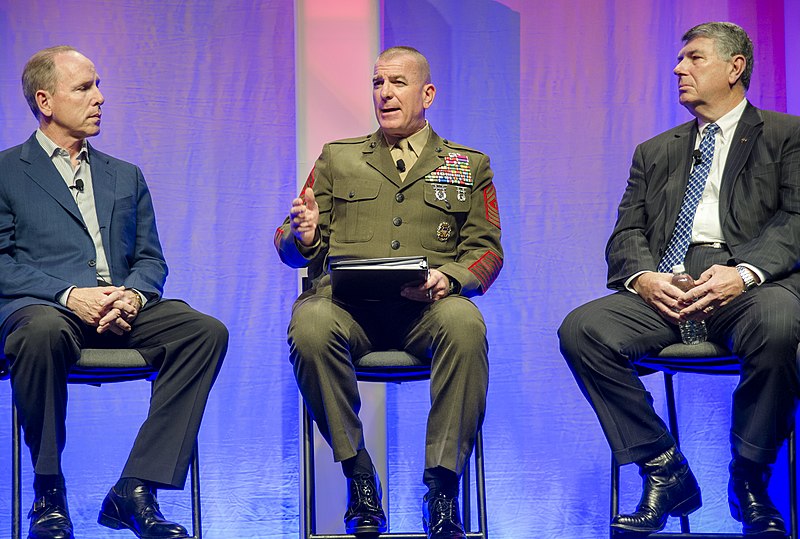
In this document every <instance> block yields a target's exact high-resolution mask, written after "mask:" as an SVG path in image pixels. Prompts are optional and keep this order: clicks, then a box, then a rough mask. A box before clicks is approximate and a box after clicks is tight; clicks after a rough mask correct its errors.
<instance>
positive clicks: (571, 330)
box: [558, 305, 602, 360]
mask: <svg viewBox="0 0 800 539" xmlns="http://www.w3.org/2000/svg"><path fill="white" fill-rule="evenodd" d="M587 311H588V309H587V308H586V305H581V306H580V307H578V308H576V309H574V310H573V311H572V312H570V313H569V314H568V315H567V316H566V317H565V318H564V321H563V322H562V323H561V326H560V327H559V328H558V341H559V343H560V345H561V352H562V354H563V355H564V357H565V358H566V359H568V360H569V359H570V358H571V357H576V356H577V355H578V351H579V350H581V349H582V348H583V347H586V346H592V345H596V343H597V342H598V341H599V339H600V336H601V333H602V330H601V329H600V326H602V322H601V321H599V320H598V318H602V317H598V316H590V315H589V313H588V312H587Z"/></svg>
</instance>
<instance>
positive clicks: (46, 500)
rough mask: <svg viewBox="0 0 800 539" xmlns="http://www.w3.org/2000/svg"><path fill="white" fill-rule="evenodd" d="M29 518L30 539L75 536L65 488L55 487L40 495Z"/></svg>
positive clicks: (70, 537) (65, 538)
mask: <svg viewBox="0 0 800 539" xmlns="http://www.w3.org/2000/svg"><path fill="white" fill-rule="evenodd" d="M28 518H29V519H31V527H30V529H29V530H28V539H73V538H74V535H73V534H72V521H71V520H70V518H69V508H68V507H67V492H66V491H65V490H64V489H63V488H54V489H52V490H48V491H46V492H45V493H44V494H43V495H41V496H39V498H37V499H36V501H35V502H33V507H31V511H30V513H28Z"/></svg>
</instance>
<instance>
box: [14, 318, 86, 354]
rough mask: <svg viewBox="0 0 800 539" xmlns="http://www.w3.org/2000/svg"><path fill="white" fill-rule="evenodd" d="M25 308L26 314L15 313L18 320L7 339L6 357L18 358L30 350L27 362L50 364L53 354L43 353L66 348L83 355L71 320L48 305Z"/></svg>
mask: <svg viewBox="0 0 800 539" xmlns="http://www.w3.org/2000/svg"><path fill="white" fill-rule="evenodd" d="M24 309H25V312H24V313H15V314H18V315H19V318H18V322H17V325H16V327H15V328H14V330H13V331H12V332H11V334H10V335H8V337H7V338H6V342H5V353H6V354H7V355H9V356H11V357H17V356H18V355H19V354H20V353H25V352H26V351H28V352H30V354H28V355H29V356H30V358H29V359H28V358H26V361H49V358H50V357H51V356H52V354H50V353H42V352H43V351H48V352H49V351H55V350H57V349H66V350H68V351H69V352H71V353H72V354H73V355H75V356H77V355H78V354H80V347H79V345H78V343H77V342H75V338H74V334H73V331H72V329H71V327H70V321H69V320H68V319H67V318H66V317H64V315H63V314H62V313H61V312H60V311H59V310H58V309H56V308H55V307H49V306H46V305H33V306H29V307H25V308H24Z"/></svg>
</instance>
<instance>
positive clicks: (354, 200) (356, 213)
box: [330, 181, 381, 243]
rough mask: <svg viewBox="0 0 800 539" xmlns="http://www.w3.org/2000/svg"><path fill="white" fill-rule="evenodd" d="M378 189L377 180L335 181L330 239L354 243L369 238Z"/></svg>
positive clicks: (372, 231) (370, 237)
mask: <svg viewBox="0 0 800 539" xmlns="http://www.w3.org/2000/svg"><path fill="white" fill-rule="evenodd" d="M380 190H381V185H380V183H377V182H367V181H338V182H336V183H334V184H333V210H332V213H331V229H330V234H331V240H332V241H336V242H340V243H355V242H365V241H369V240H371V239H372V236H373V235H374V234H375V225H374V221H375V216H376V212H377V209H378V208H377V200H378V194H379V193H380Z"/></svg>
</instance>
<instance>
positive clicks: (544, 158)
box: [0, 0, 800, 539]
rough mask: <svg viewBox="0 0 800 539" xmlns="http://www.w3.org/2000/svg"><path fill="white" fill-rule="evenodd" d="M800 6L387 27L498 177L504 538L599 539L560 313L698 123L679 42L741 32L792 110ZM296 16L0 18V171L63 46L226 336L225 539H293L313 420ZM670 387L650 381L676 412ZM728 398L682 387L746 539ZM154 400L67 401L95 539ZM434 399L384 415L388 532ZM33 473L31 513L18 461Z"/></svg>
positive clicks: (760, 85) (688, 380)
mask: <svg viewBox="0 0 800 539" xmlns="http://www.w3.org/2000/svg"><path fill="white" fill-rule="evenodd" d="M791 1H792V0H785V2H784V0H762V1H759V2H750V1H749V0H708V1H706V2H704V3H702V5H701V3H698V2H688V1H683V0H681V1H678V2H671V1H670V2H666V1H661V0H642V1H639V2H634V1H623V0H616V1H615V0H609V1H606V2H595V1H592V0H576V1H573V2H569V3H559V2H545V1H544V0H529V1H525V0H503V1H490V0H384V1H383V2H382V3H381V5H382V8H383V17H382V27H381V32H382V44H383V45H384V46H390V45H397V44H407V45H412V46H415V47H417V48H419V49H420V50H422V51H423V53H425V54H426V55H427V56H428V57H429V59H430V61H431V65H432V69H433V77H434V82H435V83H436V85H437V88H438V94H437V98H436V103H435V105H434V107H433V109H431V111H430V115H429V119H430V121H431V124H432V125H433V127H434V128H435V129H436V130H437V132H439V133H440V134H441V135H443V136H445V137H448V138H452V139H453V140H456V141H458V142H460V143H464V144H467V145H470V146H473V147H476V148H479V149H481V150H483V151H485V152H486V153H487V154H489V155H490V156H491V158H492V166H493V168H494V170H495V173H496V185H497V190H498V199H499V203H500V214H501V220H502V225H503V243H504V247H505V250H506V266H505V269H504V270H503V272H502V273H501V275H500V278H499V279H498V280H497V282H496V283H495V284H494V286H493V288H492V290H491V291H490V293H489V294H488V295H487V296H486V297H483V298H479V299H478V303H479V305H480V307H481V309H482V310H483V312H484V314H485V317H486V319H487V323H488V326H489V332H490V333H489V340H490V362H491V384H490V390H489V409H488V413H487V419H486V424H485V429H484V435H485V439H486V459H487V472H488V474H489V477H488V496H489V512H490V518H489V525H490V530H491V532H492V535H493V536H494V537H500V538H511V539H517V538H520V537H532V536H535V537H541V538H544V539H551V538H552V539H556V538H558V539H563V538H565V537H566V538H575V539H594V538H597V537H602V536H604V535H606V534H607V525H608V515H607V508H608V486H607V485H608V478H609V462H610V454H609V451H608V447H607V444H606V442H605V440H604V439H603V437H602V434H601V431H600V428H599V426H598V424H597V421H596V419H595V417H594V415H593V413H592V412H591V410H590V408H589V407H588V405H587V404H586V403H585V402H584V400H583V397H582V396H581V395H580V393H579V391H578V390H577V388H576V387H575V384H574V382H573V380H572V378H571V375H570V373H569V371H568V369H567V368H566V366H565V365H564V362H563V360H562V359H561V357H560V354H559V352H558V345H557V340H556V336H555V330H556V328H557V327H558V325H559V323H560V322H561V320H562V318H563V317H564V315H565V314H566V313H567V312H568V311H569V310H571V309H572V308H574V307H575V306H577V305H579V304H581V303H584V302H586V301H588V300H589V299H592V298H594V297H596V296H598V295H601V294H605V293H606V292H607V291H606V290H605V288H604V283H605V273H606V268H605V262H604V260H603V248H604V245H605V241H606V238H607V236H608V234H609V232H610V230H611V227H612V225H613V220H614V217H615V211H616V205H617V203H618V201H619V198H620V196H621V194H622V190H623V189H624V186H625V181H626V179H627V169H628V166H629V163H630V156H631V154H632V152H633V148H634V145H635V144H636V143H637V142H639V141H641V140H644V139H645V138H648V137H650V136H652V135H654V134H656V133H658V132H660V131H663V130H665V129H667V128H669V127H671V126H673V125H675V124H677V123H679V122H682V121H685V120H687V119H688V118H689V115H688V113H687V112H686V111H685V110H684V109H683V108H681V107H680V106H679V105H678V104H677V95H676V87H675V81H674V79H675V77H674V75H672V68H673V66H674V63H675V57H676V53H677V50H678V49H679V48H680V36H681V34H682V32H683V31H684V30H686V29H687V28H689V27H691V26H693V25H694V24H697V23H699V22H704V21H707V20H732V21H734V22H737V23H739V24H741V25H742V26H744V27H745V29H746V30H748V32H749V33H750V35H751V37H753V39H754V41H755V44H756V65H755V74H754V77H753V83H752V86H751V90H750V92H749V97H750V99H751V101H752V102H753V103H754V104H756V105H757V106H761V107H764V108H771V109H776V110H787V108H789V109H791V106H789V107H787V87H786V79H787V68H786V66H787V65H792V61H793V62H794V64H795V65H796V63H797V58H787V56H786V54H787V53H786V51H787V50H794V51H797V50H798V47H797V45H796V43H794V44H793V47H789V46H788V44H787V40H788V39H796V38H793V37H792V36H797V35H800V20H793V19H786V18H785V16H784V13H785V8H786V7H788V6H789V5H790V3H791ZM341 2H342V4H343V5H345V4H346V3H347V2H346V0H341ZM293 9H294V7H293V3H292V2H291V1H290V0H264V1H252V0H219V1H213V2H212V1H210V0H198V1H195V2H179V1H169V2H164V1H162V0H120V1H116V2H113V3H112V2H104V1H101V0H83V1H80V2H79V1H77V0H62V1H60V2H55V1H53V0H27V1H25V2H23V1H21V0H6V1H5V2H4V3H2V4H1V5H0V50H2V51H3V52H2V54H0V126H2V128H0V147H2V148H6V147H9V146H12V145H15V144H18V143H20V142H21V141H22V140H24V139H25V138H26V137H27V136H29V135H30V133H31V132H32V131H33V130H34V129H35V122H34V120H33V117H32V116H31V115H30V112H29V111H28V109H27V106H26V104H25V101H24V99H23V97H22V92H21V89H20V83H19V76H20V74H21V71H22V67H23V65H24V63H25V61H26V60H27V58H28V57H29V56H30V55H31V54H32V53H33V52H35V51H36V50H38V49H40V48H43V47H46V46H50V45H54V44H60V43H68V44H72V45H74V46H76V47H77V48H78V49H80V50H82V51H84V52H85V53H86V54H87V56H89V57H90V58H91V59H93V60H94V62H95V63H96V65H97V67H98V69H99V73H100V76H101V77H102V79H103V82H102V89H103V92H104V94H105V96H106V100H107V103H106V105H105V107H104V116H103V120H104V121H103V132H102V134H101V135H100V136H99V137H97V138H96V139H95V140H93V143H94V144H95V145H96V146H97V147H98V148H100V149H102V150H104V151H106V152H109V153H111V154H113V155H115V156H118V157H121V158H123V159H127V160H129V161H132V162H135V163H137V164H139V165H140V166H141V167H142V169H143V171H144V173H145V175H146V178H147V180H148V183H149V184H150V187H151V190H152V192H153V198H154V200H155V206H156V212H157V217H158V225H159V230H160V233H161V237H162V241H163V244H164V248H165V252H166V256H167V260H168V262H169V264H170V269H171V273H170V277H169V279H168V283H167V295H168V296H172V297H182V298H185V299H187V300H188V301H189V302H190V303H191V304H192V305H193V306H194V307H196V308H198V309H200V310H203V311H205V312H208V313H210V314H213V315H215V316H217V317H218V318H220V319H221V320H223V321H224V322H225V323H226V324H227V325H228V327H229V328H230V330H231V348H230V351H229V354H228V359H227V362H226V364H225V365H224V367H223V370H222V373H221V375H220V378H219V381H218V383H217V386H216V388H215V390H214V392H213V393H212V397H211V400H210V403H209V407H208V411H207V414H206V417H205V421H204V423H203V428H202V431H201V435H200V444H201V463H202V477H203V488H204V493H203V502H204V523H205V526H204V529H205V532H206V535H207V537H209V539H215V538H224V539H227V538H230V537H247V538H287V537H295V536H296V535H297V530H298V497H297V494H298V486H297V485H298V452H299V451H298V449H299V442H298V420H299V419H298V409H297V405H298V397H297V391H296V388H295V384H294V380H293V377H292V375H291V371H290V368H289V365H288V362H287V360H286V352H287V350H286V344H285V328H286V324H287V322H288V312H289V307H290V305H291V303H292V301H293V299H294V297H295V295H296V287H297V282H296V275H295V273H294V272H293V271H291V270H289V269H288V268H285V267H283V266H282V265H281V264H280V262H279V261H278V259H277V257H276V256H275V253H274V249H273V247H272V241H271V240H272V233H273V231H274V229H275V227H276V226H277V225H278V224H280V222H281V221H282V219H283V217H284V215H285V213H286V210H287V206H288V203H289V201H290V200H291V198H292V197H293V196H294V194H295V192H296V186H295V177H296V172H297V171H296V170H295V161H296V155H295V153H296V152H295V137H296V128H295V112H294V111H295V102H294V91H295V88H294V80H295V73H294V65H295V64H294V62H295V61H294V28H293V20H294V18H293V14H294V11H293ZM794 13H795V14H796V10H795V11H794ZM331 61H339V60H338V59H332V60H331ZM343 61H345V60H343ZM794 80H795V81H797V78H795V79H794ZM359 84H360V83H359ZM363 84H364V86H365V87H367V85H369V84H370V74H369V73H365V74H364V80H363ZM795 84H796V82H795ZM788 90H790V91H791V92H793V95H797V94H798V92H800V88H790V89H788ZM791 92H790V93H791ZM793 112H794V113H799V112H800V110H797V109H794V110H793ZM357 134H359V133H353V135H357ZM302 172H304V171H302ZM660 383H661V378H660V376H659V375H655V376H653V377H651V380H649V381H648V384H649V386H651V387H652V390H653V393H654V397H655V399H656V405H657V407H658V408H659V409H662V408H663V398H662V394H661V393H662V392H661V390H660ZM734 383H735V381H734V380H729V379H720V380H718V379H713V380H708V379H705V378H703V377H681V379H679V380H678V386H677V392H678V399H679V402H680V404H679V408H680V412H681V414H682V417H683V419H682V421H683V423H682V427H683V432H684V433H685V436H684V439H685V442H684V444H685V448H686V453H687V455H688V456H689V459H690V461H691V462H692V464H693V466H694V468H695V469H696V472H697V473H698V476H699V480H700V483H701V487H702V488H703V493H704V501H705V506H704V508H703V509H702V510H701V511H700V512H699V513H698V515H697V522H698V527H699V528H700V529H707V530H711V529H714V530H718V531H728V532H731V531H736V530H737V529H738V525H737V523H735V522H733V520H732V519H731V518H730V516H729V515H728V514H727V504H726V501H725V482H726V471H725V469H726V465H727V460H728V447H727V424H728V419H729V417H728V416H729V413H730V392H731V389H732V387H733V385H734ZM9 394H10V390H9V385H8V383H2V384H0V418H9V417H10V408H9V401H10V398H9ZM147 396H148V388H147V385H146V384H125V385H122V386H115V387H109V388H101V389H97V388H91V387H76V388H73V389H72V391H71V393H70V416H69V425H68V428H69V431H68V432H69V441H68V446H67V450H66V453H65V462H64V466H65V471H66V474H67V480H68V485H69V493H70V504H71V511H72V516H73V519H74V520H75V524H76V528H77V530H78V532H79V536H80V537H92V538H93V539H95V538H100V539H105V538H112V537H120V536H122V535H121V534H120V533H114V532H112V531H110V530H106V529H105V528H101V527H99V526H97V525H96V524H95V523H94V521H95V519H96V516H97V510H98V509H99V505H100V502H101V500H102V498H103V496H104V495H105V492H106V491H107V489H108V488H109V486H110V485H111V484H113V482H114V481H115V480H116V478H117V475H118V473H119V470H120V469H121V467H122V465H123V463H124V460H125V457H126V455H127V451H128V449H129V447H130V444H131V441H132V439H133V437H134V436H135V432H136V429H137V427H138V425H139V424H140V422H141V421H142V420H143V418H144V415H145V411H146V410H145V406H144V402H145V401H146V399H147ZM427 399H428V392H427V387H426V385H425V384H424V383H415V384H408V385H403V386H400V387H392V388H390V389H389V392H388V396H387V407H388V413H389V425H390V431H389V446H390V447H389V467H390V469H389V473H390V478H389V483H391V485H392V491H391V493H390V496H391V497H392V499H391V506H392V508H393V510H394V514H393V516H392V524H393V527H395V528H396V529H418V527H419V519H420V517H419V499H420V497H421V496H422V494H423V487H422V486H421V484H420V475H421V467H422V446H423V444H422V436H423V432H424V418H425V414H426V411H427V405H428V402H427ZM10 445H11V443H10V421H6V420H2V421H0V539H1V538H8V537H9V535H8V534H9V530H8V528H9V526H8V515H9V513H10V506H11V502H10V464H9V462H10V456H11V455H10ZM25 464H26V477H25V484H26V497H25V500H24V502H23V504H24V507H25V509H26V510H27V508H28V506H29V504H30V498H31V492H30V491H31V489H30V487H29V485H30V481H31V477H30V473H29V470H28V468H29V465H28V460H27V456H26V461H25ZM623 479H624V483H625V488H626V492H627V493H628V494H627V495H626V496H625V497H624V499H623V506H624V507H630V506H631V505H632V504H634V503H635V498H636V497H637V496H638V488H639V486H638V485H639V479H638V476H635V474H634V473H633V471H632V470H626V473H625V475H624V477H623ZM775 487H776V488H775V494H776V497H778V498H779V499H780V500H781V501H782V503H784V504H785V496H784V489H783V488H782V485H780V484H776V485H775ZM320 490H321V492H322V494H323V495H331V496H333V495H335V496H339V495H342V496H343V495H344V493H343V492H342V493H340V492H338V491H336V492H327V491H326V490H325V487H324V486H321V488H320ZM162 505H163V506H164V509H165V511H166V512H167V514H168V515H169V516H170V517H172V518H175V519H178V520H181V521H183V522H188V521H189V516H188V498H187V497H186V496H185V494H183V493H164V494H163V495H162ZM670 527H671V528H673V529H674V523H673V524H670Z"/></svg>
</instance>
